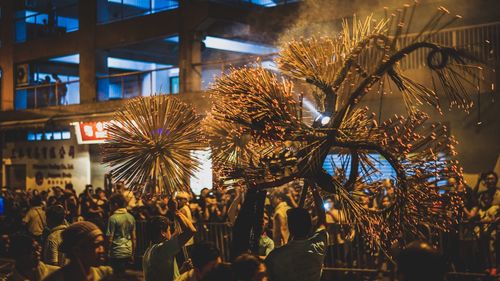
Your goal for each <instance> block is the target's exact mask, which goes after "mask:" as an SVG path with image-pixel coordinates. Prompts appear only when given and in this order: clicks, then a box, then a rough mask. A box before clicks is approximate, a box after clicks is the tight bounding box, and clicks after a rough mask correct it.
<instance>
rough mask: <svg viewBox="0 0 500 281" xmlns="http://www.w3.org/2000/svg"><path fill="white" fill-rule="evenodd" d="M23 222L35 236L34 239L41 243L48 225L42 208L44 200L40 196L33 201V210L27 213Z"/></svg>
mask: <svg viewBox="0 0 500 281" xmlns="http://www.w3.org/2000/svg"><path fill="white" fill-rule="evenodd" d="M23 222H24V223H25V224H26V226H27V227H28V231H29V232H30V233H31V235H33V238H35V240H37V241H38V242H40V241H41V237H42V233H43V231H44V229H45V226H46V225H47V219H46V217H45V211H44V210H43V207H42V199H41V198H40V197H39V196H35V197H33V199H31V208H30V209H29V211H28V213H26V216H24V218H23Z"/></svg>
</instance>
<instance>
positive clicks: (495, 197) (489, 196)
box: [476, 171, 500, 207]
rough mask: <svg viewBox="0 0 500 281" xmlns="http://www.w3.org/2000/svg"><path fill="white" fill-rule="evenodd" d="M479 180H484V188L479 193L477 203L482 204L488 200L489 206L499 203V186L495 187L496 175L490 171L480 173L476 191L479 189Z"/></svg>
mask: <svg viewBox="0 0 500 281" xmlns="http://www.w3.org/2000/svg"><path fill="white" fill-rule="evenodd" d="M480 182H484V185H485V186H486V190H485V191H483V192H480V193H479V204H480V205H481V204H483V205H484V204H485V202H486V201H488V202H490V203H489V204H490V206H491V205H497V206H498V205H500V188H498V187H497V183H498V175H497V174H496V173H495V172H492V171H490V172H486V173H484V174H482V175H481V178H480V179H479V182H478V184H477V185H476V192H477V191H478V189H479V185H480ZM485 207H486V206H485Z"/></svg>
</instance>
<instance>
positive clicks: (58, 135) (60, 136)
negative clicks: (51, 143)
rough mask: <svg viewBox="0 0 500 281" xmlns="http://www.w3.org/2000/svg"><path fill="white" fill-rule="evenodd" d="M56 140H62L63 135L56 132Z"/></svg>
mask: <svg viewBox="0 0 500 281" xmlns="http://www.w3.org/2000/svg"><path fill="white" fill-rule="evenodd" d="M53 139H54V140H61V139H62V135H61V132H54V138H53Z"/></svg>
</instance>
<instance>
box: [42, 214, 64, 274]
mask: <svg viewBox="0 0 500 281" xmlns="http://www.w3.org/2000/svg"><path fill="white" fill-rule="evenodd" d="M47 226H48V227H49V229H50V233H49V235H48V236H47V239H46V241H45V246H44V248H43V261H44V262H45V263H47V264H51V265H56V266H63V265H64V264H66V260H65V257H64V254H63V253H62V252H61V251H59V246H60V245H61V243H62V237H61V234H62V232H63V231H64V230H65V229H66V227H67V226H66V223H65V220H64V208H63V207H62V206H61V205H55V206H51V207H49V208H48V209H47Z"/></svg>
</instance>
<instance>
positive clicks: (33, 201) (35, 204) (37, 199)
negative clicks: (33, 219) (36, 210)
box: [31, 196, 42, 207]
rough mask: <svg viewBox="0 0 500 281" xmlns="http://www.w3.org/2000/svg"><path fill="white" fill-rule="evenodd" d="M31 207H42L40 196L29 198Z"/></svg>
mask: <svg viewBox="0 0 500 281" xmlns="http://www.w3.org/2000/svg"><path fill="white" fill-rule="evenodd" d="M31 206H32V207H39V206H42V198H41V197H40V196H33V198H31Z"/></svg>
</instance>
